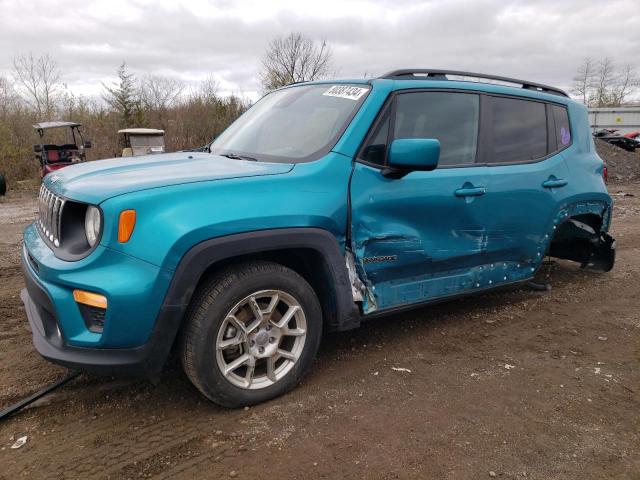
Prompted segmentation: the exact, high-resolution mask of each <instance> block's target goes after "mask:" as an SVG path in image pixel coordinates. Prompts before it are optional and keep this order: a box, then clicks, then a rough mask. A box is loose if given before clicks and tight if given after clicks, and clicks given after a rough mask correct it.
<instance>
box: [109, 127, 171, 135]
mask: <svg viewBox="0 0 640 480" xmlns="http://www.w3.org/2000/svg"><path fill="white" fill-rule="evenodd" d="M120 133H128V134H129V135H164V130H156V129H155V128H125V129H123V130H118V134H120Z"/></svg>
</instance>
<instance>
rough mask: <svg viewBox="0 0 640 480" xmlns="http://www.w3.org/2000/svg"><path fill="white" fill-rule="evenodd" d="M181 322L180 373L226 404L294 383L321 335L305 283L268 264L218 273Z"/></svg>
mask: <svg viewBox="0 0 640 480" xmlns="http://www.w3.org/2000/svg"><path fill="white" fill-rule="evenodd" d="M186 322H187V323H186V328H185V332H184V335H183V338H182V364H183V367H184V370H185V372H186V374H187V376H188V377H189V379H190V380H191V381H192V383H193V384H194V385H195V386H196V387H197V388H198V389H199V390H200V391H201V392H202V393H203V394H204V395H205V396H206V397H208V398H209V399H211V400H213V401H214V402H216V403H218V404H220V405H223V406H226V407H239V406H244V405H251V404H255V403H259V402H263V401H265V400H268V399H270V398H273V397H276V396H278V395H281V394H283V393H285V392H287V391H289V390H290V389H291V388H293V387H294V386H295V385H296V384H297V383H298V382H299V381H300V380H301V379H302V377H303V376H304V375H305V373H307V371H308V370H309V368H310V367H311V364H312V363H313V359H314V357H315V354H316V352H317V350H318V346H319V344H320V337H321V333H322V312H321V309H320V304H319V302H318V299H317V297H316V295H315V293H314V291H313V289H312V288H311V286H310V285H309V284H308V283H307V282H306V281H305V279H304V278H302V277H301V276H300V275H298V274H297V273H296V272H294V271H293V270H291V269H288V268H286V267H284V266H282V265H279V264H276V263H271V262H252V263H246V264H241V265H238V266H236V267H233V268H230V269H227V270H225V271H223V272H221V273H220V274H219V275H218V276H216V277H215V278H213V279H212V280H210V281H209V282H208V283H207V284H206V285H204V286H203V288H201V289H200V291H199V293H198V295H197V296H196V297H195V300H194V302H193V304H192V305H191V308H190V311H189V313H188V315H187V319H186Z"/></svg>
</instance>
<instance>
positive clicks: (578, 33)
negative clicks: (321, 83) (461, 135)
mask: <svg viewBox="0 0 640 480" xmlns="http://www.w3.org/2000/svg"><path fill="white" fill-rule="evenodd" d="M290 31H300V32H302V33H304V34H306V35H307V36H310V37H312V38H318V39H320V38H326V39H327V41H328V43H329V44H330V45H331V47H332V49H333V53H334V65H335V69H336V72H337V76H341V77H354V76H355V77H362V76H363V75H364V74H365V73H366V74H367V75H368V76H372V75H377V74H381V73H384V72H385V71H387V70H390V69H393V68H399V67H433V68H452V69H461V70H469V71H479V72H485V73H495V74H502V75H506V76H512V77H522V78H526V79H529V80H533V81H540V82H544V83H550V84H553V85H557V86H562V87H569V86H570V84H571V78H572V76H573V74H574V72H575V70H576V68H577V66H578V65H579V63H580V61H581V59H582V58H584V57H585V56H587V55H589V56H592V57H594V58H599V57H604V56H609V57H611V58H612V59H613V60H614V61H615V62H616V63H632V64H635V66H636V67H637V68H638V70H640V1H639V0H607V1H602V0H600V1H592V0H535V1H534V0H529V1H524V0H523V1H518V0H513V1H508V0H446V1H445V0H431V1H414V0H379V1H340V0H336V1H334V0H321V1H317V0H316V1H309V2H306V1H303V0H298V1H284V0H265V1H255V0H247V1H240V0H238V1H233V0H193V1H188V2H187V1H184V2H178V1H171V0H134V1H125V0H84V1H79V0H75V1H74V0H46V1H45V0H42V1H33V0H20V1H18V0H0V74H5V75H6V74H8V73H9V72H10V68H11V59H12V57H13V56H15V55H17V54H21V53H28V52H29V51H32V52H33V53H34V54H40V53H50V54H51V55H52V56H53V57H54V58H55V59H56V60H57V61H58V62H59V63H60V65H61V66H62V68H63V72H64V81H65V82H66V83H67V84H68V86H69V88H70V89H72V90H73V91H74V92H76V93H79V94H88V95H91V94H96V93H98V92H99V91H100V82H101V81H105V80H107V81H108V80H109V79H110V78H112V77H113V76H114V72H115V70H116V68H117V67H118V65H119V64H120V62H122V61H123V60H125V61H126V62H127V64H128V65H129V67H130V68H131V70H132V71H134V72H135V73H136V74H139V75H144V74H146V73H152V74H160V75H168V76H176V77H180V78H182V79H183V80H185V81H187V82H189V83H192V82H193V83H195V82H197V81H199V80H202V79H204V78H205V77H207V76H209V75H213V76H214V77H215V78H217V79H218V81H219V82H220V87H221V90H222V91H225V92H230V91H233V92H236V93H243V94H245V95H249V96H251V97H252V98H255V96H256V95H257V91H258V90H259V85H258V80H257V70H258V67H259V60H260V56H261V55H262V54H263V52H264V48H265V45H266V43H267V42H268V41H269V39H270V38H272V37H273V36H275V35H279V34H283V33H288V32H290Z"/></svg>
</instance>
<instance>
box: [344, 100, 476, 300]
mask: <svg viewBox="0 0 640 480" xmlns="http://www.w3.org/2000/svg"><path fill="white" fill-rule="evenodd" d="M479 124H480V95H478V94H476V93H472V92H469V93H464V92H455V91H405V92H399V93H397V94H395V95H394V96H393V97H392V99H390V100H389V101H388V102H387V105H386V108H385V109H384V110H383V113H382V114H381V115H380V116H379V118H378V120H377V122H376V123H375V124H374V126H373V128H372V130H371V131H370V133H369V135H368V138H367V139H366V140H365V142H364V145H363V148H362V149H361V151H360V153H359V154H358V158H357V161H356V162H355V165H354V170H353V174H352V178H351V185H350V206H351V210H350V212H351V219H350V226H351V230H350V234H351V248H352V251H353V254H354V256H355V266H356V270H357V273H358V274H359V277H360V279H361V280H362V282H363V283H364V285H365V289H366V295H365V304H364V309H365V312H372V311H374V310H382V309H388V308H393V307H397V306H401V305H407V304H412V303H417V302H422V301H426V300H430V299H434V298H438V297H444V296H449V295H453V294H457V293H461V292H464V291H467V290H471V289H473V288H476V287H475V285H476V283H477V279H478V275H479V274H480V275H481V269H482V265H484V264H485V263H486V262H487V259H486V255H485V253H486V246H487V238H488V237H487V231H486V228H485V223H486V221H487V218H486V217H487V209H486V205H485V198H484V193H485V191H486V185H487V182H488V180H489V171H488V170H489V169H488V167H486V166H478V165H476V163H475V162H476V157H477V151H478V141H479V131H480V129H479ZM397 138H435V139H438V140H439V142H440V146H441V154H440V162H439V165H438V168H437V169H436V170H433V171H430V172H419V171H414V172H411V173H409V174H407V175H405V176H403V177H402V178H388V177H385V176H384V175H383V172H384V166H385V162H386V156H387V152H388V150H389V145H390V144H391V142H392V141H393V140H394V139H397Z"/></svg>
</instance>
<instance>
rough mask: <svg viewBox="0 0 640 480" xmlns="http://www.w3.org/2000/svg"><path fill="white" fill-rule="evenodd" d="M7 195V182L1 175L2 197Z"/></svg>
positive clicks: (0, 190)
mask: <svg viewBox="0 0 640 480" xmlns="http://www.w3.org/2000/svg"><path fill="white" fill-rule="evenodd" d="M5 193H7V181H6V180H5V178H4V175H2V174H1V173H0V196H3V195H4V194H5Z"/></svg>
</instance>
